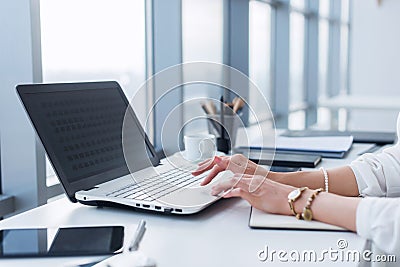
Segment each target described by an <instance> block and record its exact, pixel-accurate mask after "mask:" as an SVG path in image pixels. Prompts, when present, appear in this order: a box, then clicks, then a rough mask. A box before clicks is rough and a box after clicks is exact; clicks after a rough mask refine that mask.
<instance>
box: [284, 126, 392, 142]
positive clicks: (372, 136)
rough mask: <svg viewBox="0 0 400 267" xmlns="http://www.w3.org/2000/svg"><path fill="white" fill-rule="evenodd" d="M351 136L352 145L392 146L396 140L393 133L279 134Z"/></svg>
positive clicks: (291, 133)
mask: <svg viewBox="0 0 400 267" xmlns="http://www.w3.org/2000/svg"><path fill="white" fill-rule="evenodd" d="M350 135H351V136H353V142H354V143H375V144H377V145H380V146H383V145H387V144H394V142H395V141H396V139H397V136H396V133H395V132H371V131H331V130H298V131H293V130H287V131H285V132H284V133H282V134H281V136H286V137H307V136H308V137H317V136H350Z"/></svg>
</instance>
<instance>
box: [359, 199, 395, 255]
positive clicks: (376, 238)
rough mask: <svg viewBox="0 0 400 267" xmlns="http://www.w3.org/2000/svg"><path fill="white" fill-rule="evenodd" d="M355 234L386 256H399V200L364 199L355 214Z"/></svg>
mask: <svg viewBox="0 0 400 267" xmlns="http://www.w3.org/2000/svg"><path fill="white" fill-rule="evenodd" d="M356 227H357V234H359V235H360V236H362V237H364V238H366V239H370V240H372V241H373V243H374V245H375V246H377V247H378V248H379V249H381V250H382V251H384V252H386V253H388V254H394V255H396V256H399V255H400V198H376V197H366V198H364V199H362V200H361V201H360V203H359V204H358V207H357V214H356Z"/></svg>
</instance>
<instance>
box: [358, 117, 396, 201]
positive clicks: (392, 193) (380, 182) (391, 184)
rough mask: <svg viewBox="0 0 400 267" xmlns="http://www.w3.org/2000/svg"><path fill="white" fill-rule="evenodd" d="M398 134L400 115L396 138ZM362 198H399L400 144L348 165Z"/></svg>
mask: <svg viewBox="0 0 400 267" xmlns="http://www.w3.org/2000/svg"><path fill="white" fill-rule="evenodd" d="M399 134H400V114H399V116H398V117H397V136H399ZM350 167H351V168H352V170H353V172H354V174H355V176H356V181H357V185H358V192H359V193H360V194H361V195H364V196H376V197H400V143H399V142H398V143H397V144H396V145H394V146H392V147H390V148H387V149H385V150H383V151H382V152H381V153H379V154H364V155H362V156H361V157H359V158H358V159H356V160H355V161H353V162H352V163H351V164H350Z"/></svg>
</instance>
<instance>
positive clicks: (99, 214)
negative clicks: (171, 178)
mask: <svg viewBox="0 0 400 267" xmlns="http://www.w3.org/2000/svg"><path fill="white" fill-rule="evenodd" d="M367 146H368V145H363V144H354V146H353V148H352V150H351V152H350V153H349V155H348V157H347V158H346V159H343V160H335V159H323V162H322V163H321V164H323V165H321V166H325V167H327V168H329V167H332V166H337V165H342V164H346V163H347V162H349V161H350V160H351V159H353V158H355V157H356V156H357V154H358V153H359V152H360V151H363V150H365V149H366V148H367ZM249 214H250V205H249V204H248V203H247V202H245V201H243V200H241V199H222V200H221V201H219V202H217V203H215V204H214V205H212V206H210V207H209V208H207V209H206V210H204V211H202V212H200V213H198V214H195V215H189V216H177V215H175V216H172V215H168V216H167V215H163V214H156V213H149V212H139V211H134V210H130V209H117V208H96V207H89V206H84V205H81V204H77V203H70V202H69V201H68V200H67V199H66V198H62V199H60V200H57V201H54V202H52V203H49V204H47V205H44V206H41V207H38V208H35V209H32V210H30V211H27V212H24V213H22V214H19V215H16V216H13V217H11V218H8V219H5V220H3V221H0V228H3V229H4V228H18V227H39V226H73V225H94V224H96V225H99V224H137V223H138V222H139V220H140V219H145V220H146V221H147V231H146V233H145V236H144V239H143V241H142V243H141V246H140V250H141V251H142V252H144V253H145V254H146V255H147V256H150V257H152V258H154V259H155V261H156V262H157V266H267V265H268V266H275V265H278V264H279V265H285V266H309V265H310V262H300V263H293V262H291V261H290V260H289V262H286V263H285V262H280V261H279V260H277V259H275V260H274V261H273V262H272V263H271V261H270V260H267V261H266V262H261V261H259V260H258V257H257V255H258V252H259V251H260V250H262V249H264V247H265V246H266V245H267V246H268V249H269V250H277V251H279V250H281V249H284V250H285V251H287V253H289V252H290V251H292V250H298V251H299V252H302V251H304V250H315V251H316V253H317V255H320V253H322V251H323V250H329V248H333V249H338V247H337V241H338V240H339V239H345V240H346V241H347V242H348V245H349V246H348V248H347V249H349V250H359V251H362V248H363V246H364V242H365V240H364V239H362V238H360V237H358V236H357V235H356V234H354V233H350V232H323V231H294V230H254V229H250V228H249V227H248V220H249ZM72 261H76V258H53V259H35V260H32V259H25V260H21V259H14V260H0V266H63V265H65V264H66V263H69V262H72ZM312 264H315V263H312ZM334 264H338V262H336V263H335V262H331V261H329V259H328V260H325V261H324V262H323V263H321V265H322V266H331V265H334ZM339 264H340V266H356V265H357V263H355V262H349V263H347V262H340V263H339Z"/></svg>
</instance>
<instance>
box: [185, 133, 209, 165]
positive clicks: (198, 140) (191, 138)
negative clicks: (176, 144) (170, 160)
mask: <svg viewBox="0 0 400 267" xmlns="http://www.w3.org/2000/svg"><path fill="white" fill-rule="evenodd" d="M183 139H184V144H185V152H184V158H185V159H187V160H189V161H193V162H194V161H200V160H205V159H208V158H212V157H213V156H214V155H215V152H216V151H217V146H216V139H215V135H212V134H191V135H185V136H184V138H183Z"/></svg>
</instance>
